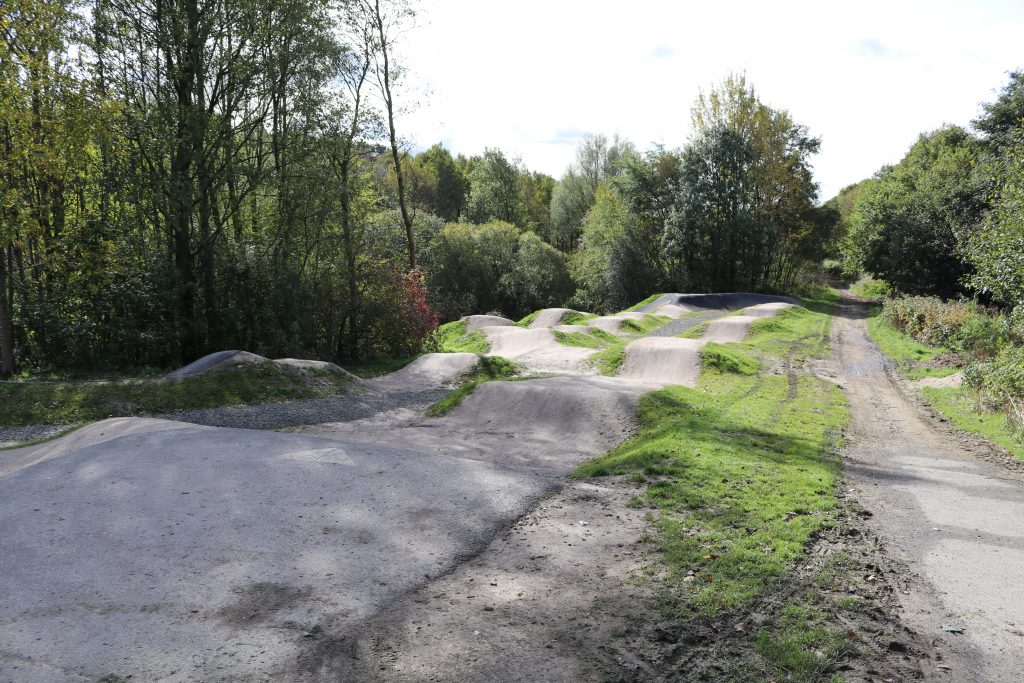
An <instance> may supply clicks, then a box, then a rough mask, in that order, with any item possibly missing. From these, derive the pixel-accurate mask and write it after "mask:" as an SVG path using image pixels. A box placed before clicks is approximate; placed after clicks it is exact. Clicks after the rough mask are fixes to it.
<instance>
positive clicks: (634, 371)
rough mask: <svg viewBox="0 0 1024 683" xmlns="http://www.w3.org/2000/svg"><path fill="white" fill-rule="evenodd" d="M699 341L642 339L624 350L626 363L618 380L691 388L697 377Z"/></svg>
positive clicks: (701, 342)
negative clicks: (624, 379)
mask: <svg viewBox="0 0 1024 683" xmlns="http://www.w3.org/2000/svg"><path fill="white" fill-rule="evenodd" d="M705 343H706V341H705V340H702V339H679V338H675V337H645V338H643V339H638V340H636V341H635V342H633V343H631V344H630V345H629V346H627V347H626V360H625V362H624V363H623V364H622V368H621V369H620V370H619V377H628V378H629V379H634V380H638V381H641V382H651V383H654V384H657V385H659V386H661V385H668V384H682V385H684V386H688V387H692V386H696V384H697V377H698V375H699V374H700V348H701V347H702V346H704V344H705Z"/></svg>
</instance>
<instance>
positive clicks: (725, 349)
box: [700, 342, 758, 375]
mask: <svg viewBox="0 0 1024 683" xmlns="http://www.w3.org/2000/svg"><path fill="white" fill-rule="evenodd" d="M700 366H701V368H702V369H703V370H705V371H708V370H711V371H717V372H731V373H733V374H736V375H753V374H754V373H755V372H757V367H758V366H757V360H755V359H754V358H751V357H750V356H748V355H747V354H745V353H743V352H742V351H738V350H736V349H734V348H732V347H729V346H724V345H722V344H716V343H714V342H708V343H707V344H705V345H704V346H702V347H701V349H700Z"/></svg>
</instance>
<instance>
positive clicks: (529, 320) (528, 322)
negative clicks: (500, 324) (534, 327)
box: [516, 311, 540, 327]
mask: <svg viewBox="0 0 1024 683" xmlns="http://www.w3.org/2000/svg"><path fill="white" fill-rule="evenodd" d="M538 315H540V311H534V312H533V313H531V314H529V315H528V316H526V317H525V318H523V319H522V320H520V321H519V322H517V323H516V325H518V326H519V327H529V326H530V325H531V324H532V323H533V321H534V320H536V319H537V316H538Z"/></svg>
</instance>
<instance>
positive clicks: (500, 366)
mask: <svg viewBox="0 0 1024 683" xmlns="http://www.w3.org/2000/svg"><path fill="white" fill-rule="evenodd" d="M518 374H519V366H518V365H517V364H516V363H515V362H513V361H510V360H509V359H507V358H502V357H501V356H480V360H479V362H478V363H477V365H476V368H474V369H473V371H472V372H471V373H470V374H469V375H468V376H467V377H466V378H465V379H464V380H463V381H462V383H461V384H459V386H458V387H457V388H456V389H454V390H453V391H451V392H450V393H449V394H448V395H447V396H445V397H444V398H442V399H441V400H440V401H437V402H436V403H433V404H431V405H430V406H429V407H428V408H427V415H428V416H430V417H440V416H442V415H445V414H447V413H449V412H450V411H451V410H452V409H453V408H455V406H457V405H459V404H460V403H462V400H463V399H464V398H466V397H467V396H469V395H470V394H472V393H473V392H474V391H475V390H476V388H477V387H478V386H480V385H481V384H483V383H484V382H490V381H492V380H500V379H512V378H513V377H515V376H516V375H518Z"/></svg>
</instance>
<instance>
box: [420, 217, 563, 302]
mask: <svg viewBox="0 0 1024 683" xmlns="http://www.w3.org/2000/svg"><path fill="white" fill-rule="evenodd" d="M425 261H426V262H427V263H428V264H429V268H430V270H429V274H428V277H427V284H428V288H429V290H430V297H431V302H432V305H433V307H434V308H435V309H437V310H438V311H439V312H440V313H441V315H442V317H445V318H455V317H461V316H464V315H469V314H473V313H487V312H491V311H501V312H502V313H504V314H506V315H509V316H512V317H517V316H521V315H523V314H525V313H526V312H527V311H533V310H536V309H540V308H548V307H552V306H556V305H558V304H561V303H562V301H564V300H565V299H566V298H567V297H568V296H569V295H570V294H571V292H572V282H571V280H570V278H569V272H568V269H567V267H566V264H565V257H564V256H562V254H561V253H559V252H558V251H557V250H556V249H555V248H554V247H551V246H550V245H548V244H545V243H544V242H543V241H542V240H541V239H540V238H539V237H537V236H536V235H535V234H533V233H532V232H521V231H520V230H519V229H518V228H516V227H515V226H514V225H512V224H510V223H502V222H493V223H486V224H483V225H471V224H467V223H449V224H448V225H446V226H445V227H444V228H443V229H442V230H441V231H440V232H439V233H438V234H437V236H436V237H435V238H434V241H433V242H432V243H431V245H430V249H429V253H428V254H426V255H425Z"/></svg>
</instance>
